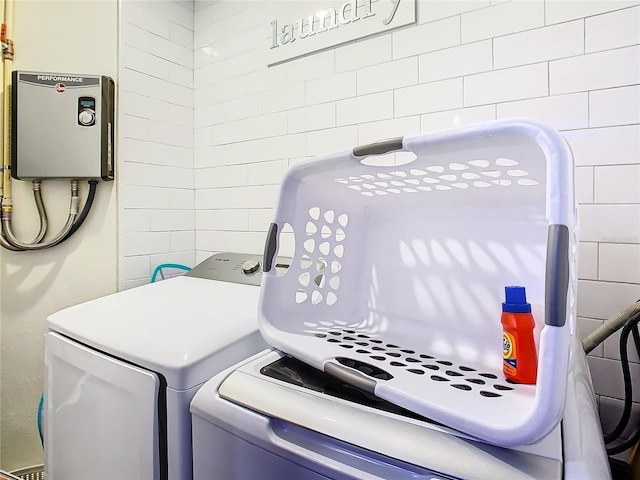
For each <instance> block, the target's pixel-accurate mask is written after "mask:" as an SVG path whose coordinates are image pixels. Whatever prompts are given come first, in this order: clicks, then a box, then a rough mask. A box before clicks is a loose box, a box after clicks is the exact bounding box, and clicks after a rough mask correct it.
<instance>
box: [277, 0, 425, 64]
mask: <svg viewBox="0 0 640 480" xmlns="http://www.w3.org/2000/svg"><path fill="white" fill-rule="evenodd" d="M270 6H271V7H272V8H270V9H268V14H271V15H272V16H271V17H270V18H271V20H270V23H269V33H270V34H269V37H268V39H267V47H268V65H269V66H273V65H276V64H278V63H282V62H285V61H287V60H291V59H294V58H297V57H301V56H304V55H307V54H309V53H313V52H317V51H320V50H325V49H327V48H330V47H335V46H337V45H341V44H343V43H347V42H351V41H353V40H357V39H359V38H363V37H367V36H369V35H373V34H376V33H380V32H385V31H387V30H391V29H394V28H398V27H402V26H404V25H409V24H411V23H414V22H415V21H416V7H415V0H346V1H332V0H325V1H306V0H303V1H284V2H283V1H274V2H271V3H270ZM268 18H269V17H268Z"/></svg>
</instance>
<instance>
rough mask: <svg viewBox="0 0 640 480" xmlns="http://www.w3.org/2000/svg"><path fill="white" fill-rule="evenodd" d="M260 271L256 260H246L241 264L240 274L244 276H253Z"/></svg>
mask: <svg viewBox="0 0 640 480" xmlns="http://www.w3.org/2000/svg"><path fill="white" fill-rule="evenodd" d="M258 270H260V262H259V261H258V260H247V261H246V262H244V263H243V264H242V273H244V274H245V275H253V274H254V273H256V272H257V271H258Z"/></svg>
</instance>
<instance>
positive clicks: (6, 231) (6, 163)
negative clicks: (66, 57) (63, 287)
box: [0, 0, 98, 251]
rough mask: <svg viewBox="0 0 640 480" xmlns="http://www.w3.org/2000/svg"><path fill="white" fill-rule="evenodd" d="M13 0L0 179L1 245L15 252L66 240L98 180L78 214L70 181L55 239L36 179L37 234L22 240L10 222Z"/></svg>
mask: <svg viewBox="0 0 640 480" xmlns="http://www.w3.org/2000/svg"><path fill="white" fill-rule="evenodd" d="M13 2H14V0H4V8H3V19H2V29H1V31H0V42H1V46H2V85H3V92H4V98H3V109H2V110H3V114H2V131H3V142H2V143H3V149H2V181H1V182H0V202H1V205H2V220H1V224H0V227H1V228H0V246H2V247H4V248H6V249H8V250H13V251H24V250H42V249H45V248H50V247H53V246H54V245H57V244H59V243H62V242H64V241H65V240H66V239H68V238H69V237H70V236H71V235H73V233H75V232H76V231H77V230H78V228H80V225H82V223H83V222H84V219H85V218H86V216H87V215H88V213H89V210H90V209H91V205H92V204H93V199H94V197H95V191H96V186H97V184H98V182H97V181H95V180H90V181H89V194H88V196H87V201H86V202H85V205H84V208H83V209H82V213H80V215H78V211H79V198H78V181H77V180H71V204H70V206H69V215H68V217H67V222H66V224H65V225H64V227H63V228H62V230H60V232H58V233H57V234H56V235H55V236H54V237H53V238H51V239H49V240H47V241H43V239H44V237H45V235H46V233H47V227H48V221H47V212H46V209H45V206H44V202H43V200H42V192H41V186H42V185H41V181H40V180H33V182H32V187H33V197H34V201H35V204H36V209H37V211H38V217H39V219H40V229H39V231H38V234H37V235H36V237H35V238H34V239H33V240H32V241H30V242H23V241H21V240H20V239H18V237H17V236H16V235H15V234H14V232H13V229H12V225H11V215H12V211H13V201H12V198H11V160H10V158H11V157H10V154H11V149H10V118H11V112H10V109H11V93H10V89H11V66H12V62H13V56H14V45H13V41H12V40H11V39H10V38H9V36H10V35H9V34H10V33H11V30H10V26H11V24H12V20H13Z"/></svg>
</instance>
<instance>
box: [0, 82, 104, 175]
mask: <svg viewBox="0 0 640 480" xmlns="http://www.w3.org/2000/svg"><path fill="white" fill-rule="evenodd" d="M114 97H115V86H114V82H113V80H112V79H111V78H109V77H107V76H95V75H77V74H62V73H42V72H25V71H15V72H13V78H12V85H11V100H12V102H11V106H12V111H11V175H12V176H13V177H14V178H16V179H19V180H29V179H40V180H44V179H54V178H56V179H65V178H67V179H102V180H112V179H113V174H114V145H113V144H114V133H115V130H114V119H115V115H114V109H115V108H114V101H115V98H114Z"/></svg>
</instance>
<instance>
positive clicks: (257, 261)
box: [185, 252, 290, 285]
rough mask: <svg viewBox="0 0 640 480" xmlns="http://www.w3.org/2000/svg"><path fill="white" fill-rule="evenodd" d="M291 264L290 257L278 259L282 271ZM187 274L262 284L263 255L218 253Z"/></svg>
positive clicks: (226, 280) (189, 275)
mask: <svg viewBox="0 0 640 480" xmlns="http://www.w3.org/2000/svg"><path fill="white" fill-rule="evenodd" d="M289 264H290V259H287V258H279V259H278V267H279V268H280V270H281V271H284V270H286V269H287V268H288V267H289ZM185 275H186V276H188V277H196V278H206V279H209V280H220V281H223V282H233V283H243V284H246V285H260V282H261V281H262V256H260V255H252V254H245V253H229V252H225V253H216V254H215V255H212V256H210V257H209V258H207V259H206V260H205V261H203V262H201V263H199V264H198V265H196V266H195V267H194V268H193V269H192V270H191V271H189V272H188V273H186V274H185Z"/></svg>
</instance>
